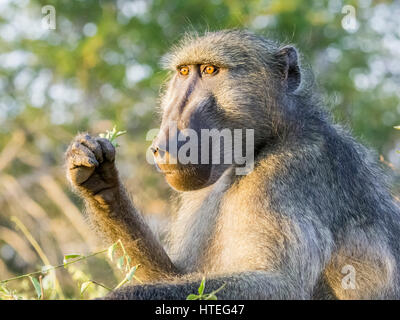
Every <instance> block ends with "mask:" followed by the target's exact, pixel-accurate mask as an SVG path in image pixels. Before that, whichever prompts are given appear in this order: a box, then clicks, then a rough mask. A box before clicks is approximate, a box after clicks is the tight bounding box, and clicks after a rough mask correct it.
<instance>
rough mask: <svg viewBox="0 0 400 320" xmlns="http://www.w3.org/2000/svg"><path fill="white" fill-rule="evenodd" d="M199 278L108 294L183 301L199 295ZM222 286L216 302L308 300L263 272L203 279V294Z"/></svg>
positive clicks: (290, 285) (116, 297) (301, 291)
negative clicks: (191, 295)
mask: <svg viewBox="0 0 400 320" xmlns="http://www.w3.org/2000/svg"><path fill="white" fill-rule="evenodd" d="M200 282H201V277H198V278H197V279H196V280H191V281H188V282H181V283H172V282H171V283H157V284H147V285H137V286H126V287H123V288H121V289H118V290H116V291H113V292H111V293H110V294H108V295H107V296H106V297H105V298H104V299H111V300H185V299H186V298H187V296H188V295H189V294H198V288H199V285H200ZM222 286H224V287H223V288H222V289H221V290H220V291H218V292H217V293H216V294H215V295H216V296H217V298H218V300H257V299H263V300H266V299H274V300H276V299H279V300H280V299H282V300H286V299H310V298H311V297H310V296H308V295H306V294H305V290H304V288H300V287H297V286H296V285H295V284H293V283H292V282H291V281H290V279H289V278H285V277H284V276H282V275H278V274H275V273H270V272H265V271H249V272H242V273H236V274H233V275H227V276H221V277H212V278H206V282H205V290H204V293H205V294H207V293H211V292H212V291H214V290H217V289H219V288H221V287H222Z"/></svg>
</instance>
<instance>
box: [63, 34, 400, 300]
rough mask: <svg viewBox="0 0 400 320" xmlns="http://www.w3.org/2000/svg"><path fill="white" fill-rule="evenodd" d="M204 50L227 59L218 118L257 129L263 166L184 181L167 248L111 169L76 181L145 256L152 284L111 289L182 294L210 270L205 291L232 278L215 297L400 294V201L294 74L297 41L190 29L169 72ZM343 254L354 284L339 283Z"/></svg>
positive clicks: (141, 295)
mask: <svg viewBox="0 0 400 320" xmlns="http://www.w3.org/2000/svg"><path fill="white" fill-rule="evenodd" d="M204 62H206V63H211V64H214V65H217V66H222V67H226V68H227V70H228V72H227V74H226V77H225V78H224V79H223V80H221V83H220V84H219V85H217V86H215V90H214V91H213V95H214V96H215V98H216V100H217V106H218V107H219V108H221V112H215V114H214V118H213V120H212V121H214V123H217V124H218V126H220V127H228V128H231V127H235V128H254V129H255V131H256V147H257V148H256V159H255V160H256V161H255V168H254V170H253V171H252V172H251V173H249V174H248V175H246V176H237V175H235V174H234V168H233V167H230V168H227V169H226V168H224V170H220V171H218V170H217V169H218V168H215V170H217V171H218V179H217V180H216V181H215V183H213V184H211V185H209V186H206V187H204V188H201V189H199V190H194V191H187V192H180V193H178V194H177V197H176V202H175V205H174V207H176V208H177V210H176V212H175V213H174V214H173V217H172V218H173V222H172V224H171V225H170V226H169V229H170V235H169V238H168V243H167V244H166V246H165V248H166V251H164V250H163V249H162V248H161V246H160V245H159V244H158V242H157V240H156V239H155V238H154V236H153V235H151V234H150V231H149V230H148V228H147V227H146V226H145V225H144V222H143V219H142V218H141V216H140V214H139V213H138V212H137V211H136V209H135V208H134V207H133V205H132V204H131V202H130V200H129V197H128V196H127V195H126V193H124V192H122V191H121V186H120V182H119V180H118V179H117V178H115V179H114V180H113V179H112V177H111V176H112V175H113V174H111V176H108V180H107V181H108V183H109V185H111V186H112V187H111V188H110V189H106V190H101V192H99V193H97V194H96V197H97V198H95V197H94V196H93V190H89V191H88V188H89V189H90V187H88V185H89V186H92V188H94V187H93V185H94V183H93V182H92V183H91V184H87V185H86V186H85V185H84V184H81V185H79V186H77V185H76V183H75V188H76V189H77V190H78V191H80V192H81V194H82V195H83V197H84V198H85V200H86V203H87V204H88V208H89V215H90V217H91V219H92V220H93V221H95V224H96V225H97V226H98V228H99V229H100V230H101V231H102V232H105V233H106V234H107V236H108V237H109V238H110V241H115V240H116V239H119V238H122V239H123V241H126V242H127V244H128V245H127V246H128V249H129V254H130V255H131V257H132V259H133V260H134V261H135V262H139V263H142V264H143V265H144V267H143V268H142V270H141V275H142V277H143V279H144V280H145V281H146V284H141V285H134V286H126V287H124V288H121V289H119V290H117V291H115V292H112V293H111V294H109V295H108V296H107V298H109V299H185V298H186V296H187V295H188V294H190V293H196V292H197V288H198V286H199V284H200V280H201V277H202V276H203V275H206V277H207V282H206V288H207V289H206V290H207V291H208V292H210V291H212V290H215V289H217V288H219V287H220V286H221V285H222V284H223V283H226V286H225V288H224V289H223V290H222V291H220V292H219V293H218V294H217V296H218V298H219V299H375V298H376V299H388V298H399V297H400V293H399V267H398V263H399V259H400V251H399V249H400V247H399V236H400V229H399V221H400V216H399V207H398V205H397V203H395V202H394V200H393V198H392V196H391V194H390V191H389V187H388V184H387V182H386V180H385V177H384V175H383V173H382V171H381V169H380V168H379V166H378V164H377V163H376V155H375V154H374V153H372V152H370V151H369V150H368V149H367V148H365V147H363V146H362V145H360V144H359V143H358V142H356V141H355V140H354V139H353V138H352V137H351V136H350V135H349V133H348V132H347V131H346V130H344V129H343V128H342V127H341V126H338V125H335V124H333V123H332V121H331V119H330V118H329V116H328V115H327V114H326V113H325V111H323V109H322V108H321V107H320V105H319V102H318V100H319V99H318V98H316V97H315V96H314V93H313V90H312V89H311V88H312V85H311V84H310V83H309V82H308V79H307V77H305V74H306V72H305V71H302V77H301V83H300V86H298V84H299V80H300V75H299V74H298V72H297V70H298V68H297V66H298V61H297V54H296V51H295V50H294V49H293V48H292V47H286V46H283V45H280V44H277V43H275V42H272V41H270V40H267V39H264V38H263V37H259V36H256V35H254V34H252V33H249V32H246V31H239V30H233V31H220V32H215V33H206V34H205V35H204V36H186V37H184V39H183V40H182V41H181V42H180V44H178V45H177V46H176V47H175V48H174V49H173V51H172V53H171V54H169V55H167V57H166V58H165V59H164V64H165V65H166V66H167V67H169V68H170V69H171V70H172V71H173V72H176V67H177V66H179V65H182V64H198V63H204ZM173 90H174V87H171V85H167V90H166V92H165V94H164V97H163V99H164V102H163V103H168V101H167V100H168V97H169V96H170V95H171V93H172V92H173ZM71 148H72V149H73V147H71ZM68 154H69V156H67V163H71V162H72V163H79V161H78V160H80V159H74V158H73V157H72V156H71V149H70V151H69V153H68ZM68 154H67V155H68ZM86 156H87V154H86ZM70 167H71V166H70ZM100 167H101V166H100ZM213 170H214V169H213ZM101 177H102V176H101V175H100V176H97V177H94V179H101ZM90 179H91V178H89V180H88V181H90ZM71 180H72V183H73V184H74V181H76V179H74V178H73V179H71ZM95 181H97V183H98V182H99V181H98V180H95ZM165 252H167V254H168V255H167V254H165ZM168 257H169V258H168ZM346 265H350V266H352V267H354V269H355V272H356V273H355V285H356V288H355V289H346V288H345V287H344V286H343V285H342V279H343V277H345V275H346V274H342V269H343V267H345V266H346ZM147 266H152V267H149V269H148V270H147V269H146V267H147Z"/></svg>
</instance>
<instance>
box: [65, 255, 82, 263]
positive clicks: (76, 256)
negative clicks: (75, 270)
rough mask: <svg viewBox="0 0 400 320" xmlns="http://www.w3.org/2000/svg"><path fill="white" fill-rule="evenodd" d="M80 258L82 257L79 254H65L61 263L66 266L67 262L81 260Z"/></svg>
mask: <svg viewBox="0 0 400 320" xmlns="http://www.w3.org/2000/svg"><path fill="white" fill-rule="evenodd" d="M81 257H83V256H82V255H81V254H66V255H65V256H64V260H63V263H64V264H66V263H67V262H68V260H71V259H76V258H81Z"/></svg>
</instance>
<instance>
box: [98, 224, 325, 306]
mask: <svg viewBox="0 0 400 320" xmlns="http://www.w3.org/2000/svg"><path fill="white" fill-rule="evenodd" d="M286 223H287V229H286V232H287V237H286V238H285V239H286V240H284V242H283V243H281V244H280V245H277V246H276V245H274V243H273V242H272V241H271V242H270V245H269V246H268V247H269V248H270V249H271V250H272V251H273V252H271V256H272V257H274V259H275V260H276V261H274V266H272V267H271V268H270V270H269V269H266V270H257V271H255V270H251V269H250V268H249V270H248V271H241V272H239V271H238V272H236V273H235V272H233V273H231V274H227V275H221V276H217V275H209V276H207V277H206V285H205V288H206V290H205V293H210V292H212V291H214V290H217V289H218V288H220V287H221V286H222V285H223V284H224V283H226V285H225V287H224V288H223V289H222V290H221V291H220V292H218V294H217V298H218V299H311V298H312V295H313V294H314V292H313V288H314V286H315V285H316V284H317V282H318V281H319V279H320V276H321V272H322V270H323V267H324V265H325V263H326V261H327V259H329V256H330V250H331V249H330V248H331V240H330V236H329V232H328V230H326V229H325V228H323V227H321V228H320V230H316V226H315V225H313V223H311V222H309V223H307V222H304V221H303V222H301V223H300V222H298V221H292V220H290V221H289V222H286ZM311 235H312V236H311ZM260 240H261V239H260ZM265 250H269V249H268V248H267V247H266V248H265ZM275 262H276V263H275ZM240 267H241V268H244V267H245V266H243V265H241V266H240ZM242 270H243V269H242ZM200 282H201V275H187V276H184V277H182V278H181V279H180V280H179V281H175V282H165V283H159V284H149V285H144V286H141V285H140V286H127V287H125V288H121V289H120V290H116V291H115V292H112V293H110V294H109V295H108V296H107V297H106V299H135V300H136V299H186V297H187V295H189V294H191V293H194V294H196V293H197V289H198V287H199V285H200Z"/></svg>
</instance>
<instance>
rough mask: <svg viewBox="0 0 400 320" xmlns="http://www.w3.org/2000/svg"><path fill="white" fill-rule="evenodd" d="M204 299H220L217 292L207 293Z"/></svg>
mask: <svg viewBox="0 0 400 320" xmlns="http://www.w3.org/2000/svg"><path fill="white" fill-rule="evenodd" d="M204 300H218V299H217V296H216V295H215V294H212V293H210V294H207V295H206V297H205V299H204Z"/></svg>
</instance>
